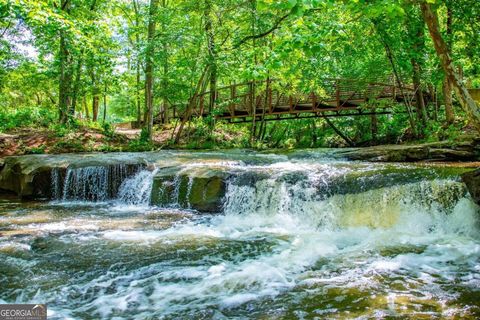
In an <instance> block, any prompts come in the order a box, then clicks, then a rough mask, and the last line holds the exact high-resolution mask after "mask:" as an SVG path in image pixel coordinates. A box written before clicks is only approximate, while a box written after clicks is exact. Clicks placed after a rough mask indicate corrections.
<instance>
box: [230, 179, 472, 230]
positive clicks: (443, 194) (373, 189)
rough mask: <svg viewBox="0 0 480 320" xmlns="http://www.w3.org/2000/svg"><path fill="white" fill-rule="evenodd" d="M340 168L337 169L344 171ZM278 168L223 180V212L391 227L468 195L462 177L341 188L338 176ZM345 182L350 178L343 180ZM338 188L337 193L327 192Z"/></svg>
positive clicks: (443, 209)
mask: <svg viewBox="0 0 480 320" xmlns="http://www.w3.org/2000/svg"><path fill="white" fill-rule="evenodd" d="M344 174H345V173H341V175H344ZM293 177H294V178H292V174H291V173H288V174H279V175H277V176H271V177H269V178H266V179H260V180H258V181H250V183H248V184H245V183H244V180H245V179H242V178H241V176H240V178H239V177H237V178H234V179H231V180H230V181H229V183H228V185H227V191H226V195H225V204H224V212H225V214H227V215H242V216H250V217H260V216H263V217H268V216H270V217H275V216H277V217H278V216H282V215H289V216H291V217H294V218H295V219H297V220H298V221H300V222H301V223H305V224H309V225H315V226H319V227H322V228H323V227H326V228H338V227H352V226H355V227H356V226H367V227H374V228H376V227H391V226H393V225H395V224H397V223H400V222H401V220H402V219H408V218H411V216H412V214H413V215H418V216H416V217H415V218H419V216H420V215H421V216H422V217H423V216H425V215H426V216H430V217H434V216H444V215H446V214H449V213H451V212H452V211H453V209H454V207H455V206H456V205H457V204H458V202H459V201H460V200H461V199H463V198H465V197H468V195H467V191H466V189H465V186H464V185H463V183H461V182H459V181H456V180H452V179H433V180H422V181H413V182H406V183H405V182H402V183H400V184H397V185H385V186H368V185H366V184H365V181H363V183H364V185H363V186H362V188H358V189H356V190H355V189H352V190H351V192H350V193H346V192H345V190H343V187H344V186H342V183H344V182H345V181H344V180H342V179H338V176H333V175H331V176H329V177H326V176H325V175H324V174H323V173H320V174H305V173H304V172H300V173H299V174H296V175H293ZM347 185H351V183H347ZM332 190H335V191H338V193H335V192H332Z"/></svg>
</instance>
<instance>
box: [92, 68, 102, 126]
mask: <svg viewBox="0 0 480 320" xmlns="http://www.w3.org/2000/svg"><path fill="white" fill-rule="evenodd" d="M90 76H91V78H92V121H93V122H97V120H98V107H99V104H100V89H99V88H98V84H97V79H96V76H95V71H93V70H92V71H91V74H90Z"/></svg>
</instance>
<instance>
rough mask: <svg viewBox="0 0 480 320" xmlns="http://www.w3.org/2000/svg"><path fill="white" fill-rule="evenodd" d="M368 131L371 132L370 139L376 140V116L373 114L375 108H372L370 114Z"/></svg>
mask: <svg viewBox="0 0 480 320" xmlns="http://www.w3.org/2000/svg"><path fill="white" fill-rule="evenodd" d="M370 131H371V133H372V141H373V142H377V135H378V118H377V115H376V114H375V108H372V115H371V116H370Z"/></svg>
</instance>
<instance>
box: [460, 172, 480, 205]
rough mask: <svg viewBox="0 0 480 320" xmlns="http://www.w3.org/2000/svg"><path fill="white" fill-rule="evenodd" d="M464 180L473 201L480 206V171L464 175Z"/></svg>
mask: <svg viewBox="0 0 480 320" xmlns="http://www.w3.org/2000/svg"><path fill="white" fill-rule="evenodd" d="M462 180H463V182H464V183H465V184H466V186H467V189H468V192H470V195H471V196H472V199H473V201H475V203H477V204H478V205H480V169H477V170H474V171H469V172H466V173H464V174H463V175H462Z"/></svg>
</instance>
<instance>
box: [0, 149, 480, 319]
mask: <svg viewBox="0 0 480 320" xmlns="http://www.w3.org/2000/svg"><path fill="white" fill-rule="evenodd" d="M107 156H108V155H102V157H107ZM142 156H143V157H144V159H146V160H145V162H144V163H143V164H142V165H141V166H137V167H128V166H125V165H122V163H121V161H120V164H114V165H113V166H110V167H107V166H102V165H98V164H96V165H87V166H78V165H76V166H70V167H68V169H66V171H65V170H64V171H59V170H56V169H55V170H52V172H51V174H50V176H51V192H50V193H51V197H50V199H43V200H35V201H21V200H19V199H17V198H15V197H12V196H3V197H2V198H1V200H0V303H47V305H48V315H49V319H133V318H135V319H325V318H329V319H371V318H373V319H397V318H398V319H404V318H412V319H413V318H415V319H418V318H424V319H432V318H433V319H440V318H442V319H444V318H445V319H458V318H464V319H476V318H479V317H480V232H479V227H480V226H479V217H480V215H479V212H480V211H479V208H478V207H477V206H476V205H475V204H474V203H473V202H472V200H471V199H470V196H469V194H468V192H467V190H466V188H465V186H464V184H463V183H462V182H461V181H460V179H459V172H463V171H462V170H463V169H462V168H458V167H455V166H450V165H438V164H430V165H429V164H404V163H389V164H379V163H366V162H355V161H352V162H350V161H345V160H342V159H341V158H338V157H334V156H332V155H331V154H330V153H329V152H328V151H321V150H320V151H313V150H305V151H298V152H294V153H290V154H275V153H256V152H250V151H234V152H228V151H225V152H192V153H190V154H189V153H175V152H159V153H145V154H144V155H142ZM51 157H55V156H51ZM59 157H60V156H59ZM98 162H99V163H101V162H102V161H101V160H99V161H98ZM145 163H147V164H145ZM200 178H201V179H203V180H201V179H200ZM212 190H217V191H215V192H216V193H215V194H213V193H212V192H213V191H212ZM166 192H168V195H166ZM210 193H212V194H211V195H210ZM216 199H217V200H216ZM218 199H220V200H218ZM219 201H220V202H219Z"/></svg>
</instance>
